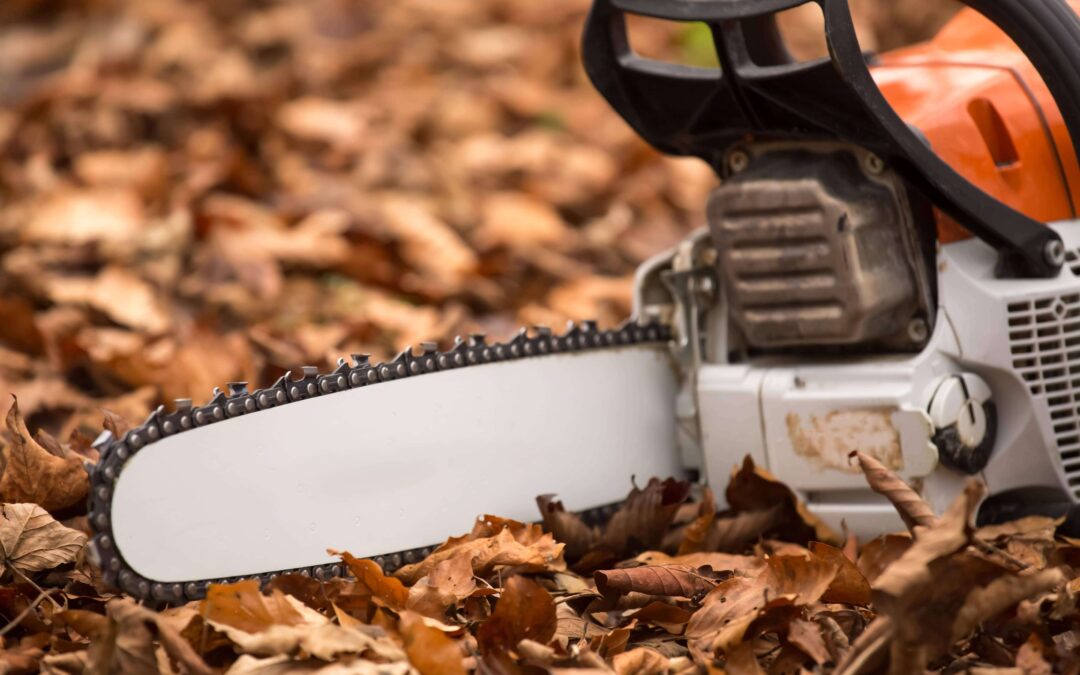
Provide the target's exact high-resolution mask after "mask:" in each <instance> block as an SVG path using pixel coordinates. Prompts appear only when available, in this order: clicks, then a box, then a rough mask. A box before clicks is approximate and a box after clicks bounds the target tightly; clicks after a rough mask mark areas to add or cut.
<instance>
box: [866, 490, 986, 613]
mask: <svg viewBox="0 0 1080 675" xmlns="http://www.w3.org/2000/svg"><path fill="white" fill-rule="evenodd" d="M985 491H986V487H985V486H984V485H983V484H982V483H979V482H977V481H974V480H972V481H969V482H968V483H967V485H966V486H965V488H964V492H963V493H962V494H960V495H959V496H958V497H957V498H956V501H954V502H953V503H952V505H951V506H950V507H949V509H948V511H946V512H945V514H944V515H943V516H942V517H941V519H940V520H938V521H937V522H936V524H935V525H934V526H933V527H930V528H927V529H923V530H920V531H918V532H917V536H916V537H915V543H914V544H912V545H911V547H910V548H908V549H907V551H905V552H904V553H903V554H902V555H901V556H900V557H899V558H897V559H896V561H894V562H893V563H892V564H891V565H889V566H888V567H887V568H886V569H885V570H884V571H883V572H882V573H881V575H880V576H878V577H877V578H876V579H875V580H874V583H873V587H874V590H875V591H879V592H880V593H882V594H884V595H886V596H891V597H893V598H899V597H901V596H902V595H904V593H905V592H906V591H907V590H908V589H909V588H911V587H912V586H915V585H919V584H924V583H927V582H929V581H930V571H929V564H930V563H931V562H933V561H934V560H937V559H939V558H942V557H944V556H947V555H950V554H952V553H955V552H956V551H958V550H960V549H961V548H963V547H964V546H966V545H967V543H968V542H969V541H970V539H971V517H972V514H973V513H974V511H975V508H976V507H977V506H978V504H979V501H980V500H981V498H982V496H983V494H984V493H985ZM875 599H876V600H877V599H878V598H875Z"/></svg>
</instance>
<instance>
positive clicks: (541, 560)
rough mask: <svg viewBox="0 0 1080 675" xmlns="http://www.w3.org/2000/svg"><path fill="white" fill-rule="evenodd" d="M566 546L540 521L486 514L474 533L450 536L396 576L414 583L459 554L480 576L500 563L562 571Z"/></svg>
mask: <svg viewBox="0 0 1080 675" xmlns="http://www.w3.org/2000/svg"><path fill="white" fill-rule="evenodd" d="M563 548H564V547H563V544H560V543H557V542H556V541H555V539H554V537H552V536H551V535H550V534H545V533H544V531H543V528H542V527H541V526H539V525H524V524H522V523H518V522H516V521H511V520H504V519H502V518H495V517H493V516H485V517H484V518H481V519H479V520H478V521H477V523H476V525H475V526H474V527H473V531H472V532H471V533H469V534H467V535H465V536H463V537H455V538H451V539H449V540H447V542H446V543H444V544H443V545H442V546H440V547H439V548H438V549H436V550H435V552H434V553H432V554H431V555H429V556H428V557H427V558H425V559H424V560H422V561H420V562H418V563H414V564H412V565H406V566H405V567H402V568H401V569H399V570H398V571H397V572H395V573H394V576H396V577H397V578H398V579H401V580H402V581H403V582H405V583H406V584H414V583H416V582H417V581H418V580H419V579H420V578H421V577H423V576H426V575H428V574H430V573H431V571H432V570H433V569H434V568H435V566H436V565H438V564H439V563H441V562H443V561H444V560H449V559H450V558H452V557H455V556H463V557H465V558H466V559H468V560H469V563H470V564H471V565H472V569H473V572H474V573H475V574H476V575H477V576H486V575H487V574H488V573H490V572H491V571H492V570H494V569H496V568H500V567H515V568H519V569H521V570H527V571H541V570H547V571H559V570H563V569H566V562H565V561H564V560H563Z"/></svg>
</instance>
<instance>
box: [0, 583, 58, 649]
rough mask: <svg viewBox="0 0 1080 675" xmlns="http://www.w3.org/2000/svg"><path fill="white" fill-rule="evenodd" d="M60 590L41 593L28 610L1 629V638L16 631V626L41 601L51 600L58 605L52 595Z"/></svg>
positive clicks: (20, 613) (51, 589)
mask: <svg viewBox="0 0 1080 675" xmlns="http://www.w3.org/2000/svg"><path fill="white" fill-rule="evenodd" d="M58 590H60V589H58V588H50V589H49V590H47V591H41V593H39V594H38V596H37V597H36V598H34V601H33V602H31V603H30V604H29V605H27V606H26V609H24V610H23V611H21V612H19V613H18V615H17V616H16V617H15V618H14V619H12V620H11V621H9V622H8V624H7V625H6V626H4V627H3V628H0V637H4V636H5V635H7V634H8V633H10V632H11V631H12V630H14V628H15V627H16V626H18V625H19V624H20V623H22V620H23V619H25V618H26V617H27V616H28V615H29V614H30V612H32V611H34V608H35V607H37V606H38V604H40V603H41V601H42V600H44V599H45V598H49V600H52V602H53V604H56V601H55V600H53V599H52V597H51V596H50V594H51V593H54V592H55V591H58ZM56 606H57V607H59V606H60V605H56Z"/></svg>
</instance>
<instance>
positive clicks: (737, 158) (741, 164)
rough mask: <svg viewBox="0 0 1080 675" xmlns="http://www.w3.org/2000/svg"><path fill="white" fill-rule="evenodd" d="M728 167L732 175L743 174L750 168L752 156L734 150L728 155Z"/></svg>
mask: <svg viewBox="0 0 1080 675" xmlns="http://www.w3.org/2000/svg"><path fill="white" fill-rule="evenodd" d="M727 165H728V169H729V170H730V171H731V173H742V172H743V171H746V169H747V167H749V166H750V155H748V154H746V152H745V151H743V150H733V151H732V152H731V154H729V155H728V159H727Z"/></svg>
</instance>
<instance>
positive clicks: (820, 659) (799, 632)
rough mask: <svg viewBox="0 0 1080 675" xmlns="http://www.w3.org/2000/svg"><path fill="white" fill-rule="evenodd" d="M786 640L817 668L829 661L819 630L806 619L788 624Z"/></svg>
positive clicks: (827, 649) (826, 648)
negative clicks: (816, 665) (807, 657)
mask: <svg viewBox="0 0 1080 675" xmlns="http://www.w3.org/2000/svg"><path fill="white" fill-rule="evenodd" d="M787 639H788V642H790V643H791V644H793V645H795V646H796V647H798V648H799V649H800V650H802V652H803V653H804V654H806V655H807V656H809V657H810V658H812V659H813V660H814V663H816V664H818V665H819V666H820V665H822V664H824V663H826V662H827V661H829V660H831V656H830V655H829V648H828V647H827V646H826V645H825V638H824V637H822V635H821V629H820V628H819V627H818V626H817V625H816V624H814V623H812V622H810V621H807V620H806V619H794V620H792V622H791V623H790V624H788V633H787Z"/></svg>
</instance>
